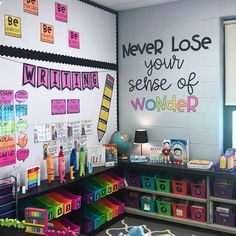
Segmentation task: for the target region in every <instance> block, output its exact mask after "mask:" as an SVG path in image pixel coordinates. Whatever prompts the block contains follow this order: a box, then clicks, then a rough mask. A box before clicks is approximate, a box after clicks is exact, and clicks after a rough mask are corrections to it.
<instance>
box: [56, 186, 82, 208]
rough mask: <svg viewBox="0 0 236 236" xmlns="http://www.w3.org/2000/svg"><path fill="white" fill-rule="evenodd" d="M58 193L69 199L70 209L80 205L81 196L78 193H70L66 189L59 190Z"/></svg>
mask: <svg viewBox="0 0 236 236" xmlns="http://www.w3.org/2000/svg"><path fill="white" fill-rule="evenodd" d="M58 193H59V194H61V195H62V196H64V197H65V198H68V199H70V200H71V201H72V202H71V209H72V210H77V209H79V208H80V207H81V196H80V195H75V194H73V193H70V192H68V191H66V190H60V191H58Z"/></svg>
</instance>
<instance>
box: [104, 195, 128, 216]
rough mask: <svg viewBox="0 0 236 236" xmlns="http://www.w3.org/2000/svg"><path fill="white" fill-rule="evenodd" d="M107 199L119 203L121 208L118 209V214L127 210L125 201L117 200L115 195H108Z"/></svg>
mask: <svg viewBox="0 0 236 236" xmlns="http://www.w3.org/2000/svg"><path fill="white" fill-rule="evenodd" d="M106 199H107V200H108V201H109V202H111V203H113V204H115V205H117V206H118V207H119V209H118V214H119V215H120V214H122V213H124V212H125V203H124V202H120V201H119V200H117V199H116V198H115V197H113V196H108V197H106Z"/></svg>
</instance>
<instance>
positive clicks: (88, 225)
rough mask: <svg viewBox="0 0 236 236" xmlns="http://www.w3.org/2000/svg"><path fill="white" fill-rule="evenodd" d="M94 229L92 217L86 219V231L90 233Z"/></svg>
mask: <svg viewBox="0 0 236 236" xmlns="http://www.w3.org/2000/svg"><path fill="white" fill-rule="evenodd" d="M92 230H93V221H92V220H91V219H90V218H85V220H84V232H85V233H89V232H91V231H92Z"/></svg>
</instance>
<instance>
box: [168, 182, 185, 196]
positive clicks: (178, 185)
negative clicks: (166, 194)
mask: <svg viewBox="0 0 236 236" xmlns="http://www.w3.org/2000/svg"><path fill="white" fill-rule="evenodd" d="M171 183H172V191H173V193H174V194H177V195H182V196H187V194H188V189H189V183H188V180H175V179H173V180H171Z"/></svg>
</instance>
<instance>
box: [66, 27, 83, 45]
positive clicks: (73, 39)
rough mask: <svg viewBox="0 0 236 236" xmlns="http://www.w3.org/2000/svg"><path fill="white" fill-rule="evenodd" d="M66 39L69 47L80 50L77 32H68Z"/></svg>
mask: <svg viewBox="0 0 236 236" xmlns="http://www.w3.org/2000/svg"><path fill="white" fill-rule="evenodd" d="M68 39H69V47H71V48H80V39H79V32H76V31H72V30H69V31H68Z"/></svg>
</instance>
